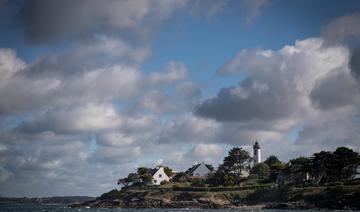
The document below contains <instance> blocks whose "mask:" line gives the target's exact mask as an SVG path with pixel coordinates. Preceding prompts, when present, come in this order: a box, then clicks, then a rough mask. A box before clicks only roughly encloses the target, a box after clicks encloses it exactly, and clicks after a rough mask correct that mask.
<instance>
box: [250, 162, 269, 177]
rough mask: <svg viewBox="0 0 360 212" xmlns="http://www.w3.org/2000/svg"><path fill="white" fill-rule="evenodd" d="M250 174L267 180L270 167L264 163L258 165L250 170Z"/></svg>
mask: <svg viewBox="0 0 360 212" xmlns="http://www.w3.org/2000/svg"><path fill="white" fill-rule="evenodd" d="M250 173H251V174H252V175H257V176H259V177H262V178H267V177H269V176H270V167H269V165H268V164H266V163H258V164H256V165H255V166H254V167H253V168H252V169H251V170H250Z"/></svg>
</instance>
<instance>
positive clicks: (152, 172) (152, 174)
mask: <svg viewBox="0 0 360 212" xmlns="http://www.w3.org/2000/svg"><path fill="white" fill-rule="evenodd" d="M160 167H161V166H157V167H155V168H153V169H150V171H149V173H150V174H151V176H154V174H156V172H157V171H158V170H159V169H160Z"/></svg>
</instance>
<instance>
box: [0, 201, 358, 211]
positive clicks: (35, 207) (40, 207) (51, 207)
mask: <svg viewBox="0 0 360 212" xmlns="http://www.w3.org/2000/svg"><path fill="white" fill-rule="evenodd" d="M78 211H82V212H111V211H114V212H189V211H191V212H214V211H216V212H234V211H249V212H250V211H251V212H253V211H254V212H256V211H265V212H284V210H239V209H123V208H116V209H106V208H103V209H101V208H68V207H67V206H66V205H62V204H18V203H17V204H14V203H11V204H0V212H78ZM302 211H303V212H319V210H287V211H286V212H302ZM321 211H324V212H326V211H328V210H321ZM357 212H360V211H357Z"/></svg>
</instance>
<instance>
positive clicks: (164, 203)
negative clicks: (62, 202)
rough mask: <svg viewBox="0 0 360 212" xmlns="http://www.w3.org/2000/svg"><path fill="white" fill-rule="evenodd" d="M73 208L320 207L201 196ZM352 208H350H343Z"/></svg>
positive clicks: (98, 202)
mask: <svg viewBox="0 0 360 212" xmlns="http://www.w3.org/2000/svg"><path fill="white" fill-rule="evenodd" d="M69 207H71V208H194V209H220V208H228V209H243V210H256V209H288V210H291V209H319V208H317V207H315V206H313V205H309V204H306V203H305V202H302V201H297V202H270V203H258V204H254V205H246V204H236V203H232V202H230V201H224V200H217V199H209V198H199V199H193V200H185V201H171V200H168V199H136V198H133V199H131V200H130V201H123V200H120V199H115V200H99V199H98V200H92V201H88V202H84V203H79V204H72V205H69ZM342 209H350V208H342Z"/></svg>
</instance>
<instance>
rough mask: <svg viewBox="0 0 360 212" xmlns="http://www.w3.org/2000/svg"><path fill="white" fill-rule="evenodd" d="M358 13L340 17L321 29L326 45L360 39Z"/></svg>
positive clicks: (359, 14)
mask: <svg viewBox="0 0 360 212" xmlns="http://www.w3.org/2000/svg"><path fill="white" fill-rule="evenodd" d="M359 23H360V13H352V14H349V15H345V16H341V17H339V18H337V19H335V20H333V21H331V22H330V23H329V24H327V25H325V26H324V27H323V29H322V34H323V37H324V38H325V44H326V45H333V44H339V43H341V42H344V41H347V40H348V39H351V38H360V24H359Z"/></svg>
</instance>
